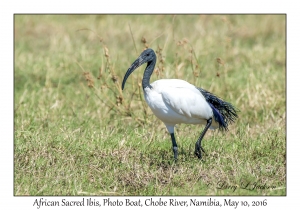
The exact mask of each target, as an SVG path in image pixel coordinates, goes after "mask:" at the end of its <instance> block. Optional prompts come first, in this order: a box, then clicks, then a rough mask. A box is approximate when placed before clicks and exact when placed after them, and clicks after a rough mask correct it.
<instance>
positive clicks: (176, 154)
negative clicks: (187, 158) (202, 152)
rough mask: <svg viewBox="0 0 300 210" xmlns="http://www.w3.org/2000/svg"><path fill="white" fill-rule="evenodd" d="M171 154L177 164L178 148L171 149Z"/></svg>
mask: <svg viewBox="0 0 300 210" xmlns="http://www.w3.org/2000/svg"><path fill="white" fill-rule="evenodd" d="M173 152H174V160H175V162H177V157H178V148H177V147H176V146H175V147H173Z"/></svg>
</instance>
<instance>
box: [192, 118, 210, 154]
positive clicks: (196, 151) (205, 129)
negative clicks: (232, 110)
mask: <svg viewBox="0 0 300 210" xmlns="http://www.w3.org/2000/svg"><path fill="white" fill-rule="evenodd" d="M211 123H212V119H211V118H210V119H208V120H207V124H206V126H205V128H204V130H203V131H202V133H201V135H200V137H199V139H198V141H197V142H196V145H195V155H196V156H197V157H198V158H199V159H201V158H202V156H201V150H202V151H203V152H204V153H205V151H204V149H203V148H202V147H201V141H202V139H203V137H204V135H205V133H206V131H207V129H208V128H209V127H210V125H211ZM200 149H201V150H200Z"/></svg>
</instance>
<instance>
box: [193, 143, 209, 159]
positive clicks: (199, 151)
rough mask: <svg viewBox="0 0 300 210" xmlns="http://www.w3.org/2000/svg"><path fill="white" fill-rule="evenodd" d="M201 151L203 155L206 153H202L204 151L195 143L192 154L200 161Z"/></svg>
mask: <svg viewBox="0 0 300 210" xmlns="http://www.w3.org/2000/svg"><path fill="white" fill-rule="evenodd" d="M201 150H202V152H203V153H206V152H205V151H204V149H203V148H202V147H201V146H200V145H198V144H197V143H196V145H195V152H194V154H195V155H196V156H197V157H198V158H199V159H200V160H201V159H202V155H201Z"/></svg>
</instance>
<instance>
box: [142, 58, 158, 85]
mask: <svg viewBox="0 0 300 210" xmlns="http://www.w3.org/2000/svg"><path fill="white" fill-rule="evenodd" d="M155 63H156V57H155V58H154V59H153V60H151V61H149V62H148V63H147V67H146V69H145V72H144V76H143V80H142V86H143V89H145V88H146V87H149V88H152V86H151V85H150V77H151V75H152V73H153V70H154V67H155Z"/></svg>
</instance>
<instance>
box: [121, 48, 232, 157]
mask: <svg viewBox="0 0 300 210" xmlns="http://www.w3.org/2000/svg"><path fill="white" fill-rule="evenodd" d="M144 63H147V67H146V69H145V72H144V76H143V80H142V87H143V90H144V96H145V100H146V102H147V104H148V105H149V107H150V108H151V110H152V112H153V113H154V115H155V116H156V117H158V118H159V119H160V120H161V121H163V122H164V124H165V125H166V127H167V129H168V131H169V133H170V135H171V139H172V146H173V152H174V158H175V160H177V156H178V148H177V143H176V140H175V136H174V127H175V125H176V124H180V123H186V124H204V125H205V128H204V130H203V131H202V133H201V135H200V137H199V139H198V140H197V142H196V145H195V155H196V156H197V157H198V158H199V159H201V151H200V149H201V150H202V151H203V152H204V150H203V148H202V147H201V141H202V139H203V137H204V135H205V133H206V131H207V129H208V128H210V129H215V128H219V129H220V130H228V124H229V123H232V122H234V121H235V120H236V118H237V117H238V116H237V109H236V108H235V107H234V106H233V105H231V104H230V103H228V102H226V101H223V100H222V99H220V98H218V97H217V96H215V95H214V94H212V93H210V92H208V91H206V90H203V89H201V88H199V87H196V86H194V85H192V84H190V83H188V82H186V81H184V80H180V79H160V80H157V81H155V82H153V83H151V84H149V82H150V77H151V75H152V72H153V70H154V66H155V63H156V55H155V53H154V51H153V50H152V49H146V50H145V51H143V52H142V53H141V55H140V56H139V57H138V58H137V59H136V60H135V61H134V62H133V63H132V65H131V66H130V67H129V69H128V70H127V72H126V74H125V76H124V79H123V82H122V90H123V89H124V86H125V83H126V80H127V78H128V77H129V75H130V74H131V73H132V72H133V71H134V70H135V69H136V68H138V67H139V66H141V65H142V64H144Z"/></svg>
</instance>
